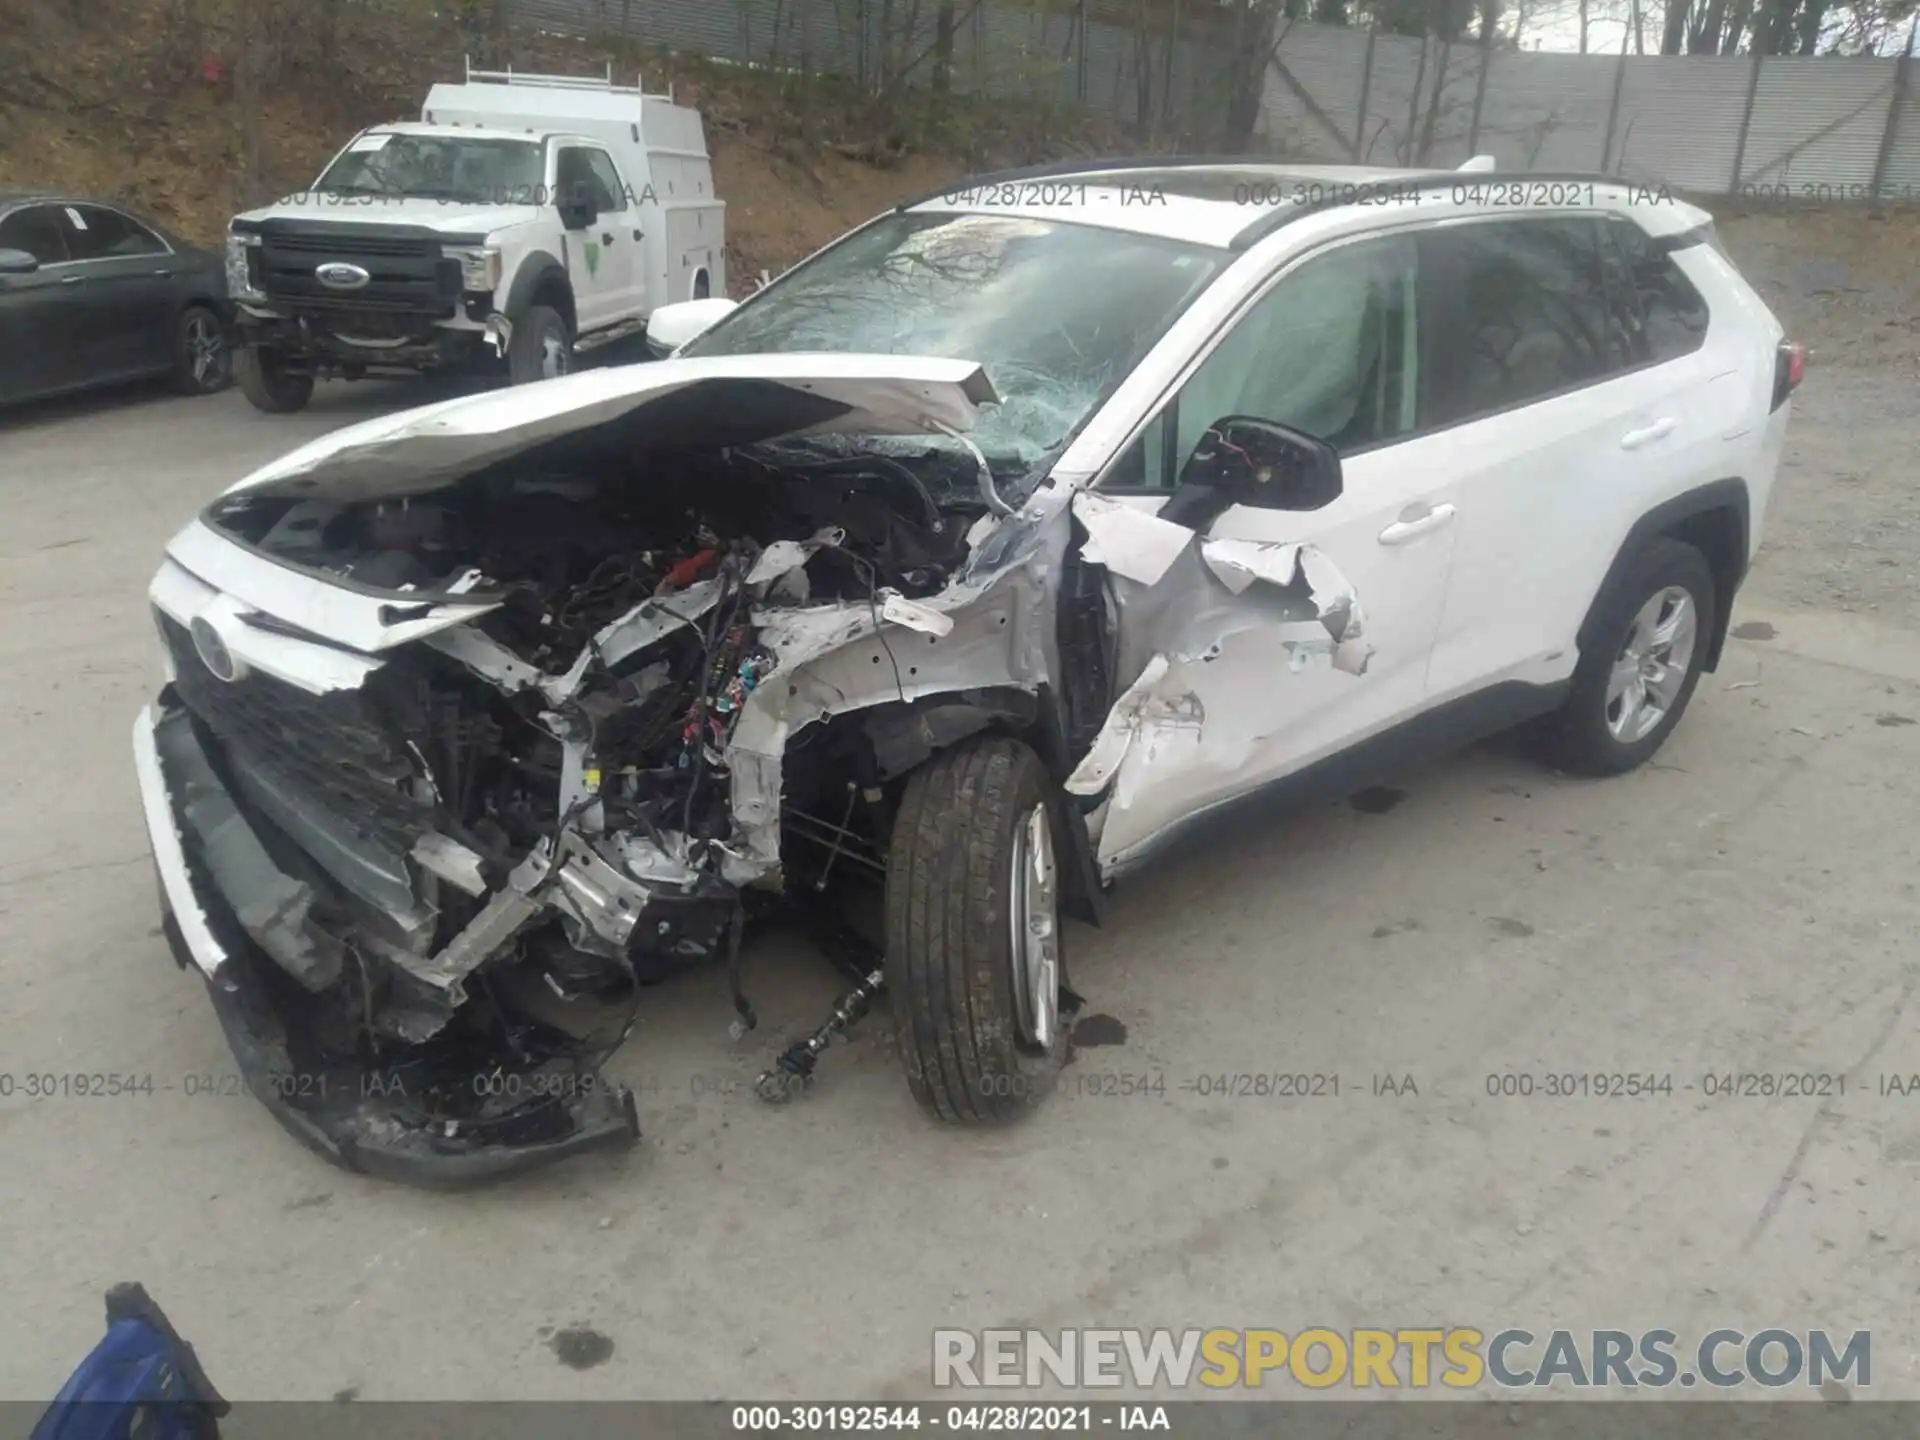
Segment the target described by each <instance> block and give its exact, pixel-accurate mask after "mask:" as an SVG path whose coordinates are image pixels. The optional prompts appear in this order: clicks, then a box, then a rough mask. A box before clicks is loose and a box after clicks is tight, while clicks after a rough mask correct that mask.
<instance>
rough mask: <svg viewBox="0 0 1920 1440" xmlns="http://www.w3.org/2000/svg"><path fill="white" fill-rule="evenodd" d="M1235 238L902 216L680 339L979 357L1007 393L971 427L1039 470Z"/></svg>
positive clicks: (698, 348)
mask: <svg viewBox="0 0 1920 1440" xmlns="http://www.w3.org/2000/svg"><path fill="white" fill-rule="evenodd" d="M1227 258H1228V256H1227V254H1226V252H1224V251H1217V250H1213V249H1209V248H1207V247H1204V246H1199V245H1190V244H1185V243H1182V242H1179V241H1174V240H1167V239H1164V238H1161V237H1158V236H1148V235H1130V234H1126V233H1123V232H1118V231H1114V230H1097V229H1094V228H1092V227H1090V226H1084V225H1076V224H1066V223H1059V222H1055V221H1046V220H1033V219H1028V218H1025V217H1016V216H1008V215H941V214H932V215H927V214H907V215H891V216H888V217H887V218H886V219H884V220H881V221H879V222H877V223H875V224H874V225H871V226H869V227H868V228H866V229H864V230H861V231H859V232H857V233H855V234H854V235H851V236H849V237H848V238H847V239H845V240H844V241H842V242H841V243H840V244H838V245H836V246H834V247H833V248H832V249H831V250H828V251H827V252H826V253H824V254H822V255H820V256H819V257H817V258H816V259H814V260H812V261H810V262H808V263H806V264H805V265H803V266H801V268H799V269H798V270H795V271H794V272H792V273H791V274H789V275H787V276H785V277H783V278H782V279H780V280H779V281H777V282H776V283H775V284H774V285H773V286H772V287H771V288H770V289H769V290H767V291H766V292H764V293H763V294H761V295H760V296H758V297H756V298H755V299H754V300H752V301H750V302H749V303H747V304H746V305H743V306H742V307H741V308H740V309H739V310H738V311H736V312H734V313H733V314H731V315H729V316H728V317H727V318H726V319H725V320H723V321H721V322H720V323H719V324H718V325H716V326H714V328H713V329H711V330H709V331H708V332H707V333H706V334H704V335H702V336H700V337H699V338H698V339H697V340H695V341H694V342H693V343H692V344H690V345H689V346H687V348H686V349H685V350H684V351H683V352H682V353H683V354H687V355H744V354H752V353H756V352H765V351H804V350H825V351H837V352H841V353H845V354H882V355H930V356H936V357H939V358H941V359H949V360H977V361H979V362H980V363H981V364H982V365H983V366H985V368H986V372H987V375H988V377H989V378H990V379H991V380H992V381H993V385H994V389H995V390H996V391H997V392H998V393H999V395H1000V398H1001V402H1002V403H1001V404H1000V405H999V406H998V407H997V408H995V409H991V410H988V411H986V412H984V413H983V414H982V416H981V418H980V421H979V424H978V426H977V427H976V429H975V431H974V434H973V439H974V442H975V443H976V444H978V445H979V446H980V448H981V449H982V451H984V452H985V453H986V455H987V456H988V457H989V458H990V459H991V460H993V461H995V462H996V464H997V463H999V462H1007V463H1009V464H1011V465H1016V466H1018V467H1033V466H1035V465H1037V464H1038V462H1040V461H1041V460H1042V459H1043V458H1045V457H1048V456H1050V455H1052V454H1053V453H1055V452H1056V451H1057V450H1058V449H1059V448H1060V447H1061V446H1062V445H1064V444H1065V442H1066V441H1067V440H1068V439H1070V438H1071V437H1072V435H1073V432H1074V431H1075V430H1076V429H1077V428H1078V426H1079V425H1080V423H1081V421H1082V420H1084V419H1085V418H1086V417H1087V416H1088V415H1089V414H1091V413H1092V411H1093V409H1094V406H1095V405H1096V404H1098V402H1099V401H1100V399H1101V398H1102V397H1103V396H1104V395H1105V394H1106V393H1107V391H1108V390H1109V389H1110V388H1111V387H1112V386H1114V385H1116V384H1118V383H1119V381H1120V380H1121V379H1122V378H1123V377H1124V376H1126V374H1127V373H1128V372H1129V371H1131V370H1132V369H1133V368H1134V366H1135V365H1137V364H1138V363H1139V361H1140V359H1141V357H1142V356H1144V355H1145V354H1146V352H1147V351H1148V349H1150V348H1151V347H1152V345H1153V343H1154V342H1155V341H1156V340H1158V339H1159V338H1160V336H1161V335H1162V334H1164V333H1165V332H1166V330H1167V327H1168V326H1170V325H1171V324H1172V323H1173V322H1174V320H1175V319H1176V318H1177V317H1178V316H1179V314H1180V312H1181V311H1182V310H1184V309H1185V308H1186V306H1187V305H1188V304H1189V303H1190V302H1191V301H1192V299H1193V297H1194V296H1196V295H1197V294H1199V293H1200V291H1201V289H1202V288H1203V287H1204V286H1205V285H1206V284H1207V282H1208V281H1209V280H1210V279H1212V278H1213V276H1214V275H1215V274H1216V273H1217V272H1218V271H1219V269H1220V268H1221V266H1222V265H1223V264H1224V263H1225V262H1226V260H1227Z"/></svg>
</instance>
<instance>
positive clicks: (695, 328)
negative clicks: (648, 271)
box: [647, 295, 739, 358]
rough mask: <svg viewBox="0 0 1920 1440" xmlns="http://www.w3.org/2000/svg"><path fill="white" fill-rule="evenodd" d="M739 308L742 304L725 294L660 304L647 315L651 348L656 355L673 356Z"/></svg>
mask: <svg viewBox="0 0 1920 1440" xmlns="http://www.w3.org/2000/svg"><path fill="white" fill-rule="evenodd" d="M738 308H739V302H738V301H736V300H729V299H728V298H727V297H726V296H724V295H710V296H708V297H707V298H706V299H704V300H677V301H675V302H674V303H673V304H671V305H659V306H656V307H655V308H654V310H653V313H652V314H650V315H648V316H647V348H648V349H650V350H652V351H653V353H654V354H655V355H658V356H661V357H663V358H664V357H665V356H668V355H671V354H672V353H673V352H674V351H676V350H678V349H679V348H680V347H681V346H682V345H685V344H686V343H687V342H688V341H689V340H691V339H693V338H694V337H695V336H697V335H702V334H704V333H705V332H706V331H707V330H709V329H710V328H712V326H714V325H715V324H717V323H718V322H719V321H720V320H722V319H723V318H724V317H726V316H727V315H730V314H732V313H733V311H734V310H736V309H738Z"/></svg>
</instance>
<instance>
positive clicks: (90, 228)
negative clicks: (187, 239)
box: [65, 205, 166, 260]
mask: <svg viewBox="0 0 1920 1440" xmlns="http://www.w3.org/2000/svg"><path fill="white" fill-rule="evenodd" d="M65 213H66V215H67V218H68V224H69V227H70V228H69V230H68V232H67V244H68V245H70V246H71V247H72V248H73V258H74V259H76V260H117V259H122V258H125V257H129V256H135V255H159V254H161V253H163V252H164V251H165V250H166V246H164V245H162V244H161V243H160V240H159V238H158V237H157V236H155V235H154V234H153V232H152V231H150V230H148V229H147V228H146V226H144V225H141V224H139V223H137V222H135V221H133V220H130V219H128V218H127V217H126V216H125V215H122V214H121V213H120V212H119V211H117V210H107V209H103V208H102V207H101V206H98V205H69V206H67V207H65ZM75 215H78V216H79V217H80V219H79V223H77V224H76V223H74V221H73V217H74V216H75Z"/></svg>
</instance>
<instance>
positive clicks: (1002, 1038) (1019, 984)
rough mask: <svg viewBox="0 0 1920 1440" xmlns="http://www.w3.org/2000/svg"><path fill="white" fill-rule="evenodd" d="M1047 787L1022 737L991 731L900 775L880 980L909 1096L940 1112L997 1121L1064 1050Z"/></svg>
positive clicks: (1057, 868)
mask: <svg viewBox="0 0 1920 1440" xmlns="http://www.w3.org/2000/svg"><path fill="white" fill-rule="evenodd" d="M1062 833H1063V832H1062V829H1061V826H1060V824H1059V815H1058V802H1057V800H1056V798H1055V787H1054V785H1053V782H1052V779H1051V778H1050V777H1049V776H1048V774H1047V769H1046V766H1045V765H1043V764H1042V763H1041V761H1040V757H1039V756H1038V755H1036V754H1035V753H1034V752H1033V751H1032V750H1031V749H1030V748H1029V747H1027V746H1026V745H1023V744H1021V743H1020V742H1019V741H1017V740H1010V739H1005V738H1001V737H988V738H983V739H978V740H974V741H970V742H968V743H966V744H963V745H959V746H956V747H955V748H954V749H952V750H949V751H947V752H945V753H944V754H942V755H939V756H937V757H935V758H934V759H933V760H931V761H929V762H928V763H927V764H926V765H925V766H923V767H922V768H921V769H919V770H918V771H916V772H915V773H914V774H913V775H912V777H910V778H909V779H908V781H907V787H906V793H905V794H904V795H903V796H902V797H901V802H900V809H899V813H898V815H897V816H896V818H895V820H894V828H893V840H892V844H891V845H890V846H889V848H888V856H887V905H886V935H887V960H886V967H887V968H886V973H887V987H888V989H889V990H890V991H891V992H892V995H893V1027H894V1036H895V1039H896V1041H897V1043H898V1045H899V1049H900V1055H901V1059H902V1061H903V1063H904V1064H905V1066H906V1072H907V1087H908V1089H910V1090H911V1091H912V1092H913V1097H914V1099H915V1100H917V1101H919V1102H920V1104H921V1105H922V1106H923V1107H924V1108H925V1109H926V1110H928V1111H929V1112H931V1113H932V1114H933V1115H935V1116H937V1117H938V1118H940V1119H942V1120H947V1121H953V1122H957V1123H963V1124H981V1123H989V1122H994V1121H1006V1120H1011V1119H1013V1118H1015V1117H1016V1116H1018V1115H1020V1114H1022V1113H1024V1112H1025V1111H1027V1110H1028V1109H1029V1108H1031V1106H1032V1105H1033V1103H1034V1102H1035V1101H1036V1100H1038V1099H1040V1098H1041V1096H1042V1095H1044V1094H1045V1092H1046V1091H1047V1089H1048V1088H1049V1087H1050V1085H1051V1083H1052V1080H1053V1077H1054V1074H1055V1072H1056V1071H1057V1070H1058V1068H1059V1066H1060V1064H1061V1062H1062V1061H1063V1059H1064V1058H1065V1055H1066V1041H1067V1027H1068V1023H1069V1021H1070V1020H1071V1015H1070V1014H1069V1013H1068V1011H1067V1009H1066V1006H1065V1005H1064V1004H1063V999H1064V997H1066V996H1067V995H1068V993H1069V992H1068V991H1067V989H1066V985H1065V983H1064V982H1065V975H1064V961H1063V956H1062V952H1061V943H1060V942H1061V934H1060V877H1061V857H1060V855H1059V853H1058V852H1057V850H1056V845H1057V843H1058V840H1057V837H1059V836H1061V835H1062Z"/></svg>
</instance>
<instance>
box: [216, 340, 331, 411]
mask: <svg viewBox="0 0 1920 1440" xmlns="http://www.w3.org/2000/svg"><path fill="white" fill-rule="evenodd" d="M233 368H234V373H235V374H236V375H237V376H238V377H239V379H240V390H241V393H242V394H244V395H245V396H246V397H247V399H248V400H250V401H252V402H253V407H254V408H255V409H256V410H264V411H266V412H267V413H268V414H269V415H286V414H290V413H291V412H293V411H295V410H304V409H305V408H306V404H307V402H308V401H309V400H311V399H312V398H313V372H312V371H310V370H294V369H291V368H290V367H289V365H288V361H287V357H286V355H285V354H283V353H282V352H281V351H278V350H274V349H270V348H265V347H262V346H259V345H248V346H247V347H245V348H244V349H242V350H241V351H240V353H239V354H237V355H235V356H234V358H233Z"/></svg>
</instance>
